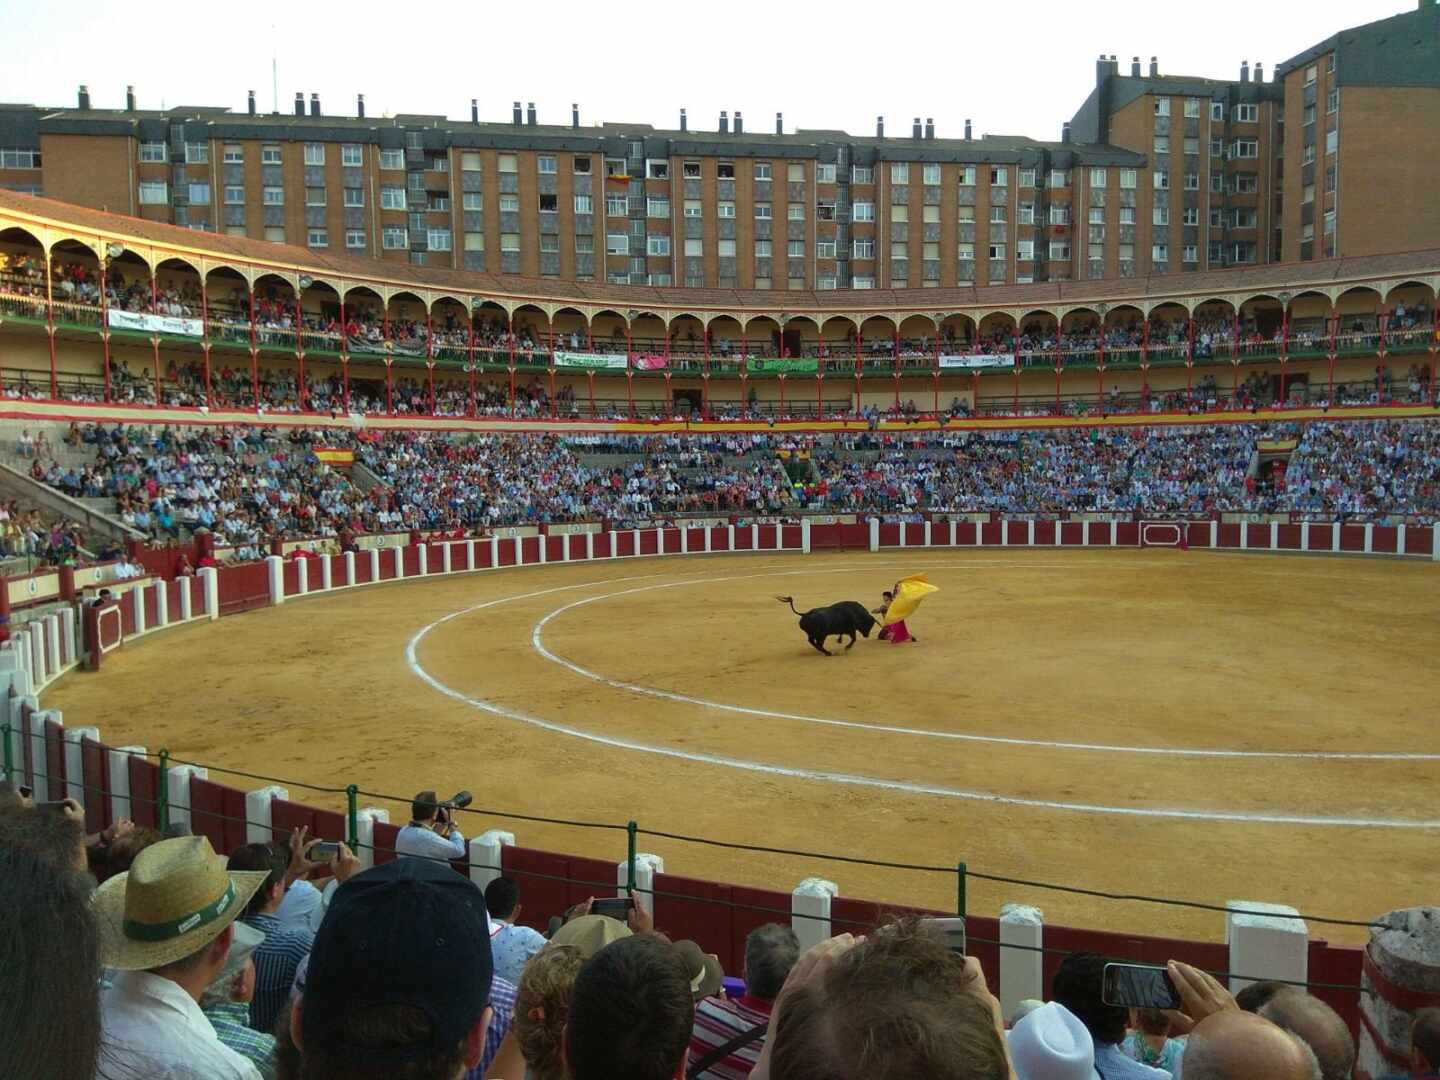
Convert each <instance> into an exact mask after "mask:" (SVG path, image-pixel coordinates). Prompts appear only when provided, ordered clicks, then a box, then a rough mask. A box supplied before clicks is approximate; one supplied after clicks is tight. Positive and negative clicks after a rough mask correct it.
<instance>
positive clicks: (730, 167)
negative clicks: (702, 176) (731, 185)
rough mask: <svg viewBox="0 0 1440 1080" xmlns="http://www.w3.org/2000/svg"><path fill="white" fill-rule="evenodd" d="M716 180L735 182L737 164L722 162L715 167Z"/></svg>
mask: <svg viewBox="0 0 1440 1080" xmlns="http://www.w3.org/2000/svg"><path fill="white" fill-rule="evenodd" d="M715 178H716V179H717V180H734V179H735V163H734V162H733V161H722V162H720V164H718V165H716V166H715Z"/></svg>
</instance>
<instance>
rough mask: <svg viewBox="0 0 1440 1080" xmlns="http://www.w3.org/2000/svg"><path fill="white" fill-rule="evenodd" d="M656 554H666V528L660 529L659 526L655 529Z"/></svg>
mask: <svg viewBox="0 0 1440 1080" xmlns="http://www.w3.org/2000/svg"><path fill="white" fill-rule="evenodd" d="M655 554H656V555H664V554H665V530H664V529H659V528H657V529H656V530H655Z"/></svg>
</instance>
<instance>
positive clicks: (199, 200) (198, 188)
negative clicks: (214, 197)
mask: <svg viewBox="0 0 1440 1080" xmlns="http://www.w3.org/2000/svg"><path fill="white" fill-rule="evenodd" d="M190 205H191V206H209V205H210V185H209V184H206V183H199V182H193V181H192V182H191V184H190Z"/></svg>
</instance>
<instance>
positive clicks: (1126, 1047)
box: [1120, 1009, 1185, 1072]
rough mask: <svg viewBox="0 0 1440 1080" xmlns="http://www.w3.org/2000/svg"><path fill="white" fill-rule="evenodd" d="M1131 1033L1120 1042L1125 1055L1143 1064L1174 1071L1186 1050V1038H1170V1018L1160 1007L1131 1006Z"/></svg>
mask: <svg viewBox="0 0 1440 1080" xmlns="http://www.w3.org/2000/svg"><path fill="white" fill-rule="evenodd" d="M1130 1027H1131V1029H1132V1030H1131V1032H1130V1034H1128V1035H1126V1036H1125V1041H1124V1042H1123V1043H1121V1044H1120V1049H1121V1051H1123V1052H1124V1054H1125V1056H1126V1057H1128V1058H1131V1059H1133V1060H1135V1061H1138V1062H1140V1064H1142V1065H1149V1066H1150V1067H1152V1068H1155V1069H1164V1070H1165V1071H1166V1072H1173V1071H1174V1069H1175V1063H1176V1062H1177V1061H1179V1060H1180V1055H1181V1054H1183V1053H1185V1041H1184V1040H1183V1039H1172V1038H1170V1037H1169V1036H1170V1018H1169V1017H1168V1016H1166V1015H1165V1014H1164V1013H1163V1012H1161V1011H1160V1010H1159V1009H1131V1010H1130Z"/></svg>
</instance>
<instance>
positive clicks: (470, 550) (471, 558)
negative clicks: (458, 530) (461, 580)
mask: <svg viewBox="0 0 1440 1080" xmlns="http://www.w3.org/2000/svg"><path fill="white" fill-rule="evenodd" d="M465 569H466V570H474V569H475V541H474V540H466V541H465Z"/></svg>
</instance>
